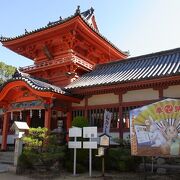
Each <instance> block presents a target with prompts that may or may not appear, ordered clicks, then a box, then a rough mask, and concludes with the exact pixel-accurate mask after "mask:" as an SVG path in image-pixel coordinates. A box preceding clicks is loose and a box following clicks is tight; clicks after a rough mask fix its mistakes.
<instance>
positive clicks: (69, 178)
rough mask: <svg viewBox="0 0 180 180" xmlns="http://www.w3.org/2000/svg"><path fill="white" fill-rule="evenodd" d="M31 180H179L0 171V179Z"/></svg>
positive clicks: (178, 179) (179, 178) (172, 178)
mask: <svg viewBox="0 0 180 180" xmlns="http://www.w3.org/2000/svg"><path fill="white" fill-rule="evenodd" d="M30 179H31V180H32V179H37V180H38V179H41V180H51V179H54V180H61V179H66V180H73V179H74V180H91V179H92V180H144V179H147V180H180V175H155V174H153V175H152V174H147V176H145V175H144V174H140V173H117V172H111V173H106V174H105V177H101V174H100V172H93V173H92V177H89V174H88V173H84V174H79V175H77V176H73V175H72V174H71V173H67V172H63V173H61V174H59V175H58V176H56V177H54V178H52V176H51V175H48V174H45V175H43V174H38V175H37V174H27V175H16V174H15V173H14V172H4V173H0V180H30Z"/></svg>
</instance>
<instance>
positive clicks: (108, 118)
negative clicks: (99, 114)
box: [103, 110, 112, 134]
mask: <svg viewBox="0 0 180 180" xmlns="http://www.w3.org/2000/svg"><path fill="white" fill-rule="evenodd" d="M111 118H112V113H111V112H109V111H106V110H105V111H104V125H103V133H105V134H109V130H110V125H111Z"/></svg>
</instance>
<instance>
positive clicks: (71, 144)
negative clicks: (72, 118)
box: [68, 141, 81, 149]
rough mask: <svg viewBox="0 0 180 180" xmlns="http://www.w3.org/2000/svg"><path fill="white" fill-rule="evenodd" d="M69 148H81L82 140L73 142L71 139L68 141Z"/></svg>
mask: <svg viewBox="0 0 180 180" xmlns="http://www.w3.org/2000/svg"><path fill="white" fill-rule="evenodd" d="M68 148H72V149H73V148H77V149H80V148H81V142H77V141H75V142H73V141H69V142H68Z"/></svg>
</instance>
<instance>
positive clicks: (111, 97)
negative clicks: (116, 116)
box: [88, 93, 119, 106]
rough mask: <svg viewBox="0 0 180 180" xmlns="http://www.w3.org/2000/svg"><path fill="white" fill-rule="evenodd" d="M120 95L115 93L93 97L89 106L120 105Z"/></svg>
mask: <svg viewBox="0 0 180 180" xmlns="http://www.w3.org/2000/svg"><path fill="white" fill-rule="evenodd" d="M118 102H119V98H118V95H115V94H114V93H108V94H100V95H93V96H92V97H90V98H89V99H88V105H90V106H91V105H103V104H114V103H118Z"/></svg>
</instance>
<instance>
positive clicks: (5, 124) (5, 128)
mask: <svg viewBox="0 0 180 180" xmlns="http://www.w3.org/2000/svg"><path fill="white" fill-rule="evenodd" d="M8 127H9V117H8V113H7V112H6V113H5V114H4V121H3V132H2V144H1V150H7V135H8Z"/></svg>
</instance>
